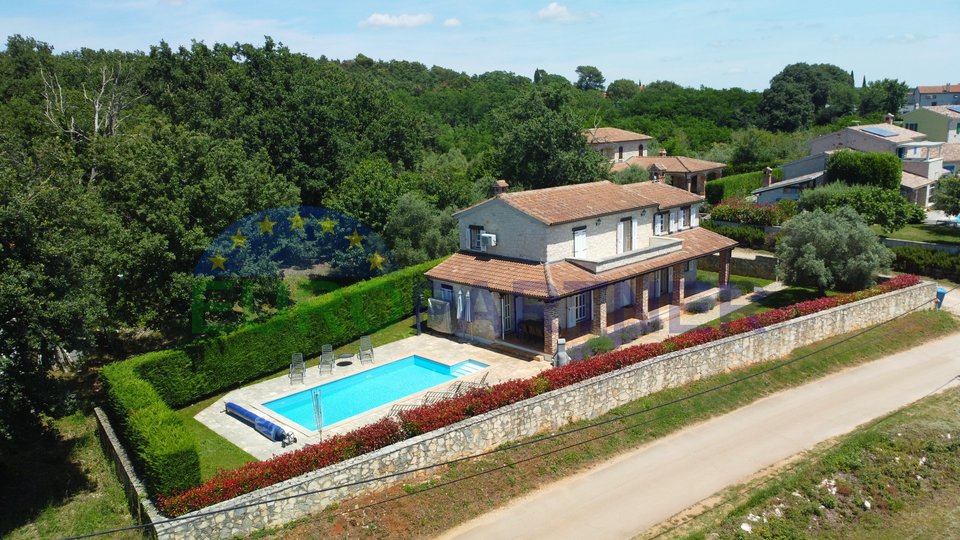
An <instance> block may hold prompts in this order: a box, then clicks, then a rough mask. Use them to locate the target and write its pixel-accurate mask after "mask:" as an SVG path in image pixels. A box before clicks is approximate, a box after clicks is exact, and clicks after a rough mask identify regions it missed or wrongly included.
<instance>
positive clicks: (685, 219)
mask: <svg viewBox="0 0 960 540" xmlns="http://www.w3.org/2000/svg"><path fill="white" fill-rule="evenodd" d="M689 226H690V207H689V206H684V207H683V208H681V209H680V228H681V229H686V228H687V227H689Z"/></svg>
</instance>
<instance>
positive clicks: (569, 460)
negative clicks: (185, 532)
mask: <svg viewBox="0 0 960 540" xmlns="http://www.w3.org/2000/svg"><path fill="white" fill-rule="evenodd" d="M957 329H958V322H957V320H956V319H955V318H954V317H953V316H952V315H950V314H949V313H947V312H943V311H925V312H919V313H914V314H911V315H909V316H906V317H903V318H901V319H898V320H896V321H893V322H891V323H889V324H886V325H881V326H878V327H875V328H873V329H871V330H870V331H868V332H866V333H864V334H862V335H859V336H857V337H854V338H852V339H850V340H849V341H844V339H846V338H847V337H849V336H837V337H835V338H832V339H830V340H826V341H823V342H820V343H818V344H815V345H812V346H810V347H804V348H801V349H798V350H796V351H794V353H793V354H792V357H798V356H801V355H805V354H808V353H809V352H811V351H814V350H817V349H819V348H822V347H823V346H825V345H828V344H835V346H833V347H831V348H829V349H826V350H824V351H822V352H821V353H819V354H816V355H814V356H811V357H810V358H806V359H805V360H803V361H801V362H797V363H795V364H790V365H789V366H786V367H784V368H782V369H778V370H775V371H772V372H770V373H765V374H762V375H759V376H757V377H756V378H755V379H751V380H750V381H749V382H746V383H743V384H734V385H731V386H728V387H725V388H723V389H721V390H717V391H713V392H710V393H707V394H705V395H703V396H700V397H698V398H696V399H692V400H687V401H682V402H679V403H676V404H674V405H670V406H667V407H663V408H661V409H657V410H655V411H652V412H651V413H649V414H646V415H643V416H642V417H640V418H639V419H637V418H631V419H629V420H627V419H624V420H621V421H620V422H613V423H611V424H608V425H606V426H603V427H600V428H598V429H596V430H584V431H581V432H578V433H575V434H570V435H565V436H562V437H558V438H556V439H551V440H549V441H544V442H541V443H538V444H533V445H530V446H526V447H523V448H516V449H511V450H507V451H504V452H502V453H499V454H495V455H492V456H488V457H485V458H482V459H477V460H474V461H469V462H462V463H458V464H456V465H453V466H450V467H446V468H443V469H440V470H438V471H437V474H436V475H435V476H434V477H433V478H430V479H428V480H426V481H425V482H424V483H421V484H412V485H407V486H395V487H393V488H390V489H388V490H385V491H383V492H380V493H376V494H371V495H367V496H364V497H360V498H355V499H351V500H347V501H343V502H341V503H340V504H339V505H337V507H336V508H330V509H327V510H324V511H323V512H320V513H319V514H317V515H315V516H314V517H313V518H311V519H309V520H306V521H304V522H303V523H300V524H298V525H296V526H294V527H292V528H289V529H284V530H282V531H277V532H275V533H268V534H266V537H271V538H281V537H282V538H286V537H289V538H308V537H309V538H316V537H328V536H350V537H377V538H409V537H421V536H430V535H435V534H437V533H439V532H441V531H443V530H446V529H449V528H451V527H454V526H456V525H458V524H460V523H462V522H464V521H466V520H469V519H471V518H473V517H476V516H478V515H480V514H483V513H485V512H488V511H490V510H492V509H494V508H495V507H497V506H499V505H501V504H504V503H506V502H507V501H509V500H510V499H512V498H515V497H518V496H521V495H523V494H525V493H528V492H530V491H533V490H534V489H536V488H537V487H539V486H541V485H544V484H547V483H550V482H554V481H556V480H558V479H560V478H563V477H565V476H569V475H571V474H575V473H577V472H579V471H581V470H583V469H584V468H586V467H589V466H591V465H594V464H597V463H599V462H601V461H604V460H606V459H609V458H610V457H611V456H613V455H616V454H618V453H621V452H624V451H627V450H630V449H632V448H635V447H637V446H639V445H641V444H644V443H647V442H649V441H651V440H654V439H656V438H659V437H662V436H664V435H666V434H668V433H670V432H673V431H676V430H678V429H681V428H683V427H685V426H689V425H691V424H694V423H697V422H700V421H703V420H705V419H707V418H710V417H712V416H716V415H718V414H722V413H725V412H728V411H731V410H734V409H736V408H738V407H741V406H743V405H746V404H748V403H751V402H753V401H755V400H757V399H759V398H761V397H763V396H766V395H769V394H772V393H775V392H778V391H781V390H785V389H787V388H791V387H793V386H797V385H800V384H803V383H805V382H808V381H811V380H814V379H817V378H819V377H822V376H823V375H825V374H827V373H830V372H834V371H838V370H840V369H842V368H845V367H849V366H853V365H856V364H860V363H863V362H867V361H870V360H874V359H877V358H880V357H882V356H886V355H888V354H891V353H894V352H896V351H899V350H904V349H907V348H910V347H914V346H917V345H919V344H921V343H923V342H925V341H928V340H930V339H933V338H937V337H940V336H943V335H945V334H949V333H951V332H954V331H956V330H957ZM777 363H778V362H768V363H763V364H757V365H754V366H752V367H750V368H748V369H743V370H738V371H735V372H731V373H725V374H721V375H716V376H713V377H709V378H706V379H702V380H700V381H697V382H696V383H693V384H689V385H687V386H684V387H681V388H675V389H669V390H665V391H662V392H658V393H656V394H653V395H650V396H647V397H645V398H643V399H640V400H637V401H635V402H632V403H630V404H629V405H626V406H624V407H621V408H618V409H616V410H614V411H611V412H610V413H608V414H607V415H605V416H603V417H601V418H599V419H596V420H593V421H590V422H580V423H577V424H574V425H573V426H571V427H576V426H582V425H585V424H590V423H597V422H600V421H604V420H608V419H611V418H617V417H620V416H623V415H625V414H630V413H634V412H638V411H644V410H647V409H649V408H651V407H654V406H657V405H659V404H663V403H666V402H670V401H673V400H676V399H678V398H680V397H683V396H686V395H690V394H693V393H696V392H699V391H703V390H706V389H708V388H712V387H715V386H718V385H720V384H723V383H725V382H730V381H733V380H735V379H737V378H740V377H743V376H745V375H748V374H751V373H756V372H759V371H762V370H764V369H766V368H768V367H770V366H771V365H774V364H777ZM599 433H611V434H610V435H609V436H607V437H603V438H600V439H597V440H593V441H590V442H585V441H587V439H590V438H593V437H595V436H597V435H598V434H599ZM577 443H584V444H582V445H580V446H576V447H573V448H566V449H565V448H563V447H566V446H569V445H572V444H577ZM551 451H555V452H556V453H553V454H552V455H550V457H549V458H548V459H539V458H536V456H538V455H541V454H543V453H546V452H551ZM527 458H534V459H531V460H529V461H523V460H525V459H527ZM494 469H496V470H495V471H494V472H490V473H489V474H481V475H476V473H481V472H485V471H493V470H494ZM447 482H455V483H452V484H449V485H442V484H444V483H447ZM340 509H348V510H340Z"/></svg>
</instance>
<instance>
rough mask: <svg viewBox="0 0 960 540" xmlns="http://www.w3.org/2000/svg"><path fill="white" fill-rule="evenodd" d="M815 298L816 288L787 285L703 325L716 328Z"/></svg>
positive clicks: (818, 296) (818, 295) (831, 293)
mask: <svg viewBox="0 0 960 540" xmlns="http://www.w3.org/2000/svg"><path fill="white" fill-rule="evenodd" d="M836 294H839V293H835V292H833V291H827V296H834V295H836ZM817 298H820V293H819V292H818V291H817V290H816V289H808V288H805V287H788V288H786V289H781V290H779V291H776V292H772V293H770V294H768V295H767V296H765V297H763V298H761V299H759V300H757V301H756V302H751V303H749V304H747V305H745V306H743V307H742V308H740V309H738V310H736V311H731V312H730V313H727V314H726V315H724V316H722V317H719V318H717V319H714V320H712V321H710V322H708V323H707V324H705V325H704V326H711V327H714V328H717V327H719V326H720V324H721V323H725V322H727V321H732V320H734V319H740V318H742V317H749V316H750V315H756V314H757V313H763V312H765V311H770V310H771V309H777V308H782V307H785V306H789V305H792V304H796V303H799V302H805V301H807V300H815V299H817Z"/></svg>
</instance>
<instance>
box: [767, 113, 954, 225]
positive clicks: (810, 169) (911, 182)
mask: <svg viewBox="0 0 960 540" xmlns="http://www.w3.org/2000/svg"><path fill="white" fill-rule="evenodd" d="M886 120H887V121H886V122H885V123H883V124H871V125H867V126H850V127H846V128H843V129H841V130H839V131H834V132H833V133H828V134H826V135H823V136H821V137H817V138H816V139H813V140H812V141H810V142H809V143H808V146H809V148H810V155H809V156H808V157H805V158H802V159H799V160H796V161H793V162H791V163H787V164H785V165H783V167H782V168H783V171H784V174H783V176H784V179H783V180H781V181H780V182H776V183H771V184H770V185H765V186H763V187H761V188H759V189H757V190H754V191H753V194H754V195H757V201H758V202H776V201H778V200H781V199H793V200H798V199H799V198H800V191H802V190H803V189H808V188H811V187H816V186H819V185H822V184H823V183H824V182H825V181H826V180H829V179H827V178H824V177H823V174H824V171H825V170H826V168H827V159H828V158H829V156H830V154H831V153H832V152H834V151H836V150H840V149H850V150H859V151H861V152H883V153H887V154H894V155H896V156H898V157H899V158H900V159H901V163H902V166H903V176H902V178H901V181H900V193H901V194H902V195H903V196H904V198H906V199H907V200H909V201H910V202H913V203H915V204H919V205H921V206H925V207H926V206H930V205H931V204H932V203H933V201H932V199H931V196H932V195H933V189H934V185H935V184H936V182H937V180H938V179H939V178H940V177H941V176H943V175H944V174H946V173H947V172H949V171H948V170H947V169H946V168H945V167H944V165H945V164H947V163H948V162H947V161H946V160H945V159H944V157H945V150H944V143H942V142H938V141H929V140H927V136H926V135H925V134H924V133H920V132H918V131H914V130H912V129H907V128H904V127H900V126H897V125H895V124H893V115H892V114H888V115H887V119H886ZM817 174H819V175H820V176H819V177H818V176H817Z"/></svg>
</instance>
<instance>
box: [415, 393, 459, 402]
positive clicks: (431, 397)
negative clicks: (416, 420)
mask: <svg viewBox="0 0 960 540" xmlns="http://www.w3.org/2000/svg"><path fill="white" fill-rule="evenodd" d="M455 397H457V394H456V393H454V392H427V393H426V394H424V395H423V404H424V405H431V404H433V403H436V402H438V401H441V400H444V399H449V398H455Z"/></svg>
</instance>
